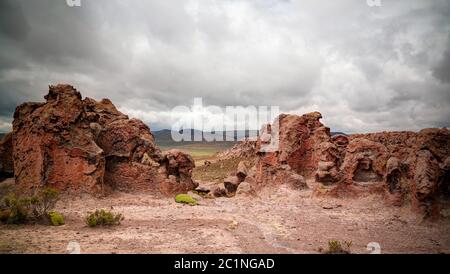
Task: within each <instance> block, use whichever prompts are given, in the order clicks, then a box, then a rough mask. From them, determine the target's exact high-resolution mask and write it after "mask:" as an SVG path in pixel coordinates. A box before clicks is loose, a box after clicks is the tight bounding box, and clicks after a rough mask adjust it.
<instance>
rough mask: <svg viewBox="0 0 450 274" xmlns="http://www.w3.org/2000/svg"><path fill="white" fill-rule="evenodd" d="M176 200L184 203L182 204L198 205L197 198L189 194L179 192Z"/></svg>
mask: <svg viewBox="0 0 450 274" xmlns="http://www.w3.org/2000/svg"><path fill="white" fill-rule="evenodd" d="M175 202H177V203H182V204H188V205H191V206H195V205H197V200H195V199H194V198H192V197H191V196H190V195H188V194H178V195H177V196H176V197H175Z"/></svg>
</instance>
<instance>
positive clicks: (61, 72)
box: [0, 0, 450, 132]
mask: <svg viewBox="0 0 450 274" xmlns="http://www.w3.org/2000/svg"><path fill="white" fill-rule="evenodd" d="M330 2H331V3H330ZM449 11H450V1H448V0H436V1H426V0H422V1H419V0H416V1H406V0H403V1H387V0H386V1H382V6H381V7H369V6H368V5H367V4H366V1H363V0H361V1H360V0H345V1H313V0H307V1H276V0H262V1H243V0H228V1H203V0H202V1H198V0H188V1H183V2H180V1H140V0H131V1H126V2H125V1H118V0H96V1H93V0H82V6H81V7H68V6H67V5H66V4H65V0H53V1H52V0H34V1H25V0H19V1H17V0H15V1H12V0H0V47H1V50H0V131H6V130H8V128H9V127H10V123H11V117H12V113H13V111H14V108H15V107H16V105H18V104H20V103H21V102H23V101H36V100H37V101H41V100H42V97H43V95H44V94H45V93H46V89H47V86H48V85H49V84H52V83H61V82H64V83H71V84H73V85H74V86H76V87H77V88H78V89H79V90H80V91H81V92H82V93H83V95H85V96H89V97H93V98H97V99H101V98H103V97H108V98H110V99H111V100H113V102H115V103H116V105H118V106H119V108H120V109H121V110H123V111H124V112H128V113H130V114H131V115H133V116H137V117H138V118H141V119H143V120H144V121H145V122H147V123H149V124H150V126H151V127H152V128H165V127H170V123H171V122H172V121H171V119H169V114H170V113H169V112H170V110H171V108H173V107H174V106H177V105H188V106H189V105H190V104H191V103H192V100H193V98H194V97H202V98H203V101H204V104H214V105H219V106H226V105H279V106H280V108H281V110H282V111H284V112H292V113H299V114H301V113H303V112H306V111H312V110H318V111H321V112H322V113H323V114H324V122H325V123H326V124H327V125H328V126H330V127H332V129H333V130H343V131H348V132H365V131H377V130H384V129H386V130H404V129H412V130H417V129H420V128H423V127H432V126H439V127H441V126H450V122H449V121H450V119H449V118H450V112H449V109H450V108H449V107H448V106H449V103H450V97H449V96H450V95H449V94H450V78H449V75H450V65H449V60H450V56H449V52H450V47H449V45H450V36H449V33H450V22H449V19H448V18H450V14H449Z"/></svg>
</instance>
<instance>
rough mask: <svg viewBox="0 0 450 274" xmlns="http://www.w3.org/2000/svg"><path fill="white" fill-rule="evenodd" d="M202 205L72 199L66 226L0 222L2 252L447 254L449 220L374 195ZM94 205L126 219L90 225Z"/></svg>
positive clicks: (288, 194) (286, 194)
mask: <svg viewBox="0 0 450 274" xmlns="http://www.w3.org/2000/svg"><path fill="white" fill-rule="evenodd" d="M200 203H201V204H200V205H199V206H187V205H181V204H176V203H175V202H174V200H173V199H169V198H166V199H160V198H155V197H153V196H151V195H148V194H125V193H121V194H115V195H113V196H110V197H108V198H107V199H95V198H90V197H85V198H76V199H73V200H69V201H66V202H65V204H64V205H63V204H59V205H58V208H57V209H58V210H59V211H61V212H62V213H63V214H65V216H66V225H64V226H61V227H47V226H39V225H26V226H0V252H2V253H8V252H18V253H64V252H66V248H67V245H68V243H69V242H71V241H73V242H78V243H79V244H80V247H81V252H82V253H317V250H318V249H319V247H326V246H327V243H328V241H329V240H332V239H336V240H340V241H352V247H351V250H352V252H354V253H368V251H367V249H366V247H367V244H368V243H369V242H377V243H379V244H380V246H381V251H382V252H383V253H439V252H445V253H449V252H450V221H449V220H444V221H439V222H433V223H432V222H423V221H421V220H418V219H416V217H415V216H414V215H412V214H411V213H410V211H409V209H408V208H401V209H399V208H391V207H385V206H383V205H382V204H381V203H380V202H379V197H377V196H371V197H368V198H363V199H357V200H330V199H327V200H326V201H325V200H321V199H318V198H314V197H311V191H310V190H304V191H294V190H291V189H288V188H286V187H283V186H282V187H280V188H279V189H277V190H276V191H271V192H269V191H267V193H265V194H264V193H263V194H261V195H260V197H258V198H249V197H241V196H238V197H234V198H218V199H205V200H202V201H201V202H200ZM323 207H326V208H331V209H324V208H323ZM96 208H107V209H111V208H112V209H113V210H114V211H115V212H120V213H123V214H124V215H125V217H126V219H125V221H124V222H123V223H122V225H120V226H117V227H113V228H94V229H92V228H88V227H86V226H85V224H84V223H83V220H82V219H83V216H84V215H85V214H86V212H88V211H92V210H95V209H96Z"/></svg>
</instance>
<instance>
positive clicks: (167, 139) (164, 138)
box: [153, 129, 257, 146]
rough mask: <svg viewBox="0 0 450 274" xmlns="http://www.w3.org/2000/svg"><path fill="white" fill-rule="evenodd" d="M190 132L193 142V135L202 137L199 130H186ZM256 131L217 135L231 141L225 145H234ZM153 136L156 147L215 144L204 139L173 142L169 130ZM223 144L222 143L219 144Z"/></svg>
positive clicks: (155, 133) (219, 132)
mask: <svg viewBox="0 0 450 274" xmlns="http://www.w3.org/2000/svg"><path fill="white" fill-rule="evenodd" d="M188 131H191V140H194V134H200V135H201V136H203V132H202V131H200V130H192V129H191V130H188ZM256 132H257V131H256V130H253V131H237V132H227V131H224V132H221V131H218V132H217V134H219V135H220V134H222V136H223V139H224V140H226V139H228V140H230V138H231V139H232V140H233V141H226V142H227V143H235V142H237V141H239V140H242V139H244V138H245V137H246V136H249V134H250V133H251V134H256ZM153 136H155V141H156V144H157V145H158V146H177V145H186V144H195V143H215V142H207V141H206V140H205V139H203V141H191V142H189V141H188V142H184V141H183V142H175V141H174V140H173V139H172V131H171V130H169V129H163V130H158V131H153ZM221 143H223V142H221Z"/></svg>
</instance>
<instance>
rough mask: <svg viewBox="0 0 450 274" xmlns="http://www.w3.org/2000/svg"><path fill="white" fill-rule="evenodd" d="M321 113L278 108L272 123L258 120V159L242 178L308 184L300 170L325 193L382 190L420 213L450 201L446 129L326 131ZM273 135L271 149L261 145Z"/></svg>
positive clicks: (432, 212)
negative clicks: (289, 112) (260, 125)
mask: <svg viewBox="0 0 450 274" xmlns="http://www.w3.org/2000/svg"><path fill="white" fill-rule="evenodd" d="M321 117H322V116H321V114H320V113H318V112H313V113H309V114H305V115H302V116H297V115H287V114H282V115H280V116H279V117H278V119H277V120H276V121H275V122H274V123H273V124H271V125H265V126H263V128H262V129H261V131H260V133H259V138H258V140H257V142H256V150H257V151H256V153H255V155H254V157H256V158H257V160H256V165H255V167H253V168H252V170H256V171H255V172H253V173H251V174H250V175H249V176H247V178H246V179H245V181H246V182H248V183H250V184H251V185H252V188H254V189H256V190H258V189H260V188H262V187H266V186H277V185H279V184H290V185H292V182H293V181H295V180H296V181H298V182H300V183H299V185H300V186H303V187H307V186H306V183H305V182H304V180H302V179H301V176H304V177H305V178H307V179H310V180H313V181H314V182H315V187H316V188H318V189H322V190H323V189H324V187H325V188H326V192H325V193H330V194H332V195H338V196H339V195H342V194H352V196H358V195H369V194H372V193H382V194H383V196H384V197H385V198H386V201H387V202H388V204H392V205H397V206H400V205H403V204H405V203H406V202H408V201H410V202H411V204H412V206H413V208H414V209H416V210H418V211H419V212H421V213H422V214H424V215H425V216H437V215H439V212H440V211H441V209H443V208H446V207H449V205H450V173H449V170H450V131H449V130H448V129H446V128H444V129H424V130H421V131H420V132H380V133H368V134H354V135H350V136H346V135H343V134H338V135H334V136H331V134H330V130H329V128H327V127H325V126H324V125H323V124H322V123H321V122H320V118H321ZM277 121H278V122H277ZM277 137H278V140H279V143H278V146H276V147H275V149H273V147H271V148H272V149H271V150H267V149H264V146H266V145H267V144H269V143H270V144H272V143H273V142H272V141H273V138H277ZM235 153H236V154H238V153H237V152H235ZM295 178H297V179H295ZM302 181H303V182H302ZM300 188H302V187H300Z"/></svg>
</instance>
